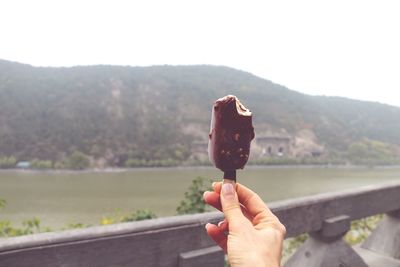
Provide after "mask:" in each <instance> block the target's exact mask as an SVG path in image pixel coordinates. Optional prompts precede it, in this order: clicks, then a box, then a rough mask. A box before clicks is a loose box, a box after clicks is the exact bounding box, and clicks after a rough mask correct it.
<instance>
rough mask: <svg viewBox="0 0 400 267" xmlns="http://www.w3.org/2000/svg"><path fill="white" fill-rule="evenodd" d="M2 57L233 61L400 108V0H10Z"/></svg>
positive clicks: (2, 9) (1, 6) (297, 84)
mask: <svg viewBox="0 0 400 267" xmlns="http://www.w3.org/2000/svg"><path fill="white" fill-rule="evenodd" d="M0 58H2V59H7V60H12V61H18V62H22V63H28V64H32V65H36V66H73V65H92V64H113V65H132V66H147V65H159V64H172V65H181V64H184V65H188V64H215V65H225V66H230V67H233V68H237V69H241V70H245V71H249V72H251V73H253V74H255V75H258V76H261V77H263V78H266V79H269V80H272V81H274V82H276V83H279V84H282V85H285V86H287V87H289V88H291V89H293V90H296V91H301V92H304V93H308V94H313V95H337V96H345V97H349V98H356V99H362V100H370V101H378V102H382V103H388V104H392V105H397V106H400V1H397V0H392V1H388V0H376V1H368V0H361V1H352V0H345V1H342V0H335V1H323V0H318V1H308V0H306V1H298V0H295V1H285V0H280V1H266V0H264V1H252V0H246V1H244V0H243V1H235V0H228V1H225V0H211V1H209V0H201V1H200V0H197V1H192V0H181V1H180V0H160V1H155V0H141V1H134V0H131V1H128V0H127V1H122V0H112V1H111V0H110V1H102V0H97V1H89V0H79V1H75V0H67V1H63V0H49V1H43V0H35V1H32V0H28V1H20V0H1V1H0Z"/></svg>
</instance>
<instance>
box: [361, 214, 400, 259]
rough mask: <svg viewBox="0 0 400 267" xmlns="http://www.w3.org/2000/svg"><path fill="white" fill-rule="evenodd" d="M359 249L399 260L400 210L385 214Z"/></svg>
mask: <svg viewBox="0 0 400 267" xmlns="http://www.w3.org/2000/svg"><path fill="white" fill-rule="evenodd" d="M361 247H362V248H365V249H368V250H371V251H375V252H379V253H380V254H383V255H386V256H389V257H392V258H395V259H398V260H400V210H397V211H395V212H390V213H388V214H386V216H385V217H384V218H383V219H382V221H381V222H380V223H379V224H378V226H377V228H376V229H375V230H374V231H373V232H372V234H371V235H370V236H369V237H368V238H367V240H365V242H364V243H363V244H362V246H361Z"/></svg>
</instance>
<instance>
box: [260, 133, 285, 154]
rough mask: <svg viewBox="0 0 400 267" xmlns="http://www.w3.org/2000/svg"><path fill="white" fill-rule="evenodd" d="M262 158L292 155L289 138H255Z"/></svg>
mask: <svg viewBox="0 0 400 267" xmlns="http://www.w3.org/2000/svg"><path fill="white" fill-rule="evenodd" d="M256 142H257V145H258V146H259V147H261V155H260V156H262V157H274V156H278V157H283V156H290V155H291V154H292V139H291V138H290V137H289V136H275V135H274V136H257V137H256Z"/></svg>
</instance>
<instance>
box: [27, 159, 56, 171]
mask: <svg viewBox="0 0 400 267" xmlns="http://www.w3.org/2000/svg"><path fill="white" fill-rule="evenodd" d="M31 168H33V169H40V170H46V169H52V168H53V162H52V161H51V160H39V159H34V160H32V161H31Z"/></svg>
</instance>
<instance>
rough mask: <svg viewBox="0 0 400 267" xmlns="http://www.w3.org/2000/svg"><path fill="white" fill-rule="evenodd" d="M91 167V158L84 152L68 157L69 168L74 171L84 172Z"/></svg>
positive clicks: (77, 152)
mask: <svg viewBox="0 0 400 267" xmlns="http://www.w3.org/2000/svg"><path fill="white" fill-rule="evenodd" d="M89 166H90V161H89V158H88V157H87V156H86V155H85V154H83V153H82V152H80V151H78V150H76V151H74V152H73V153H72V154H71V155H70V156H69V157H68V164H67V167H69V168H71V169H73V170H83V169H87V168H89Z"/></svg>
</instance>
